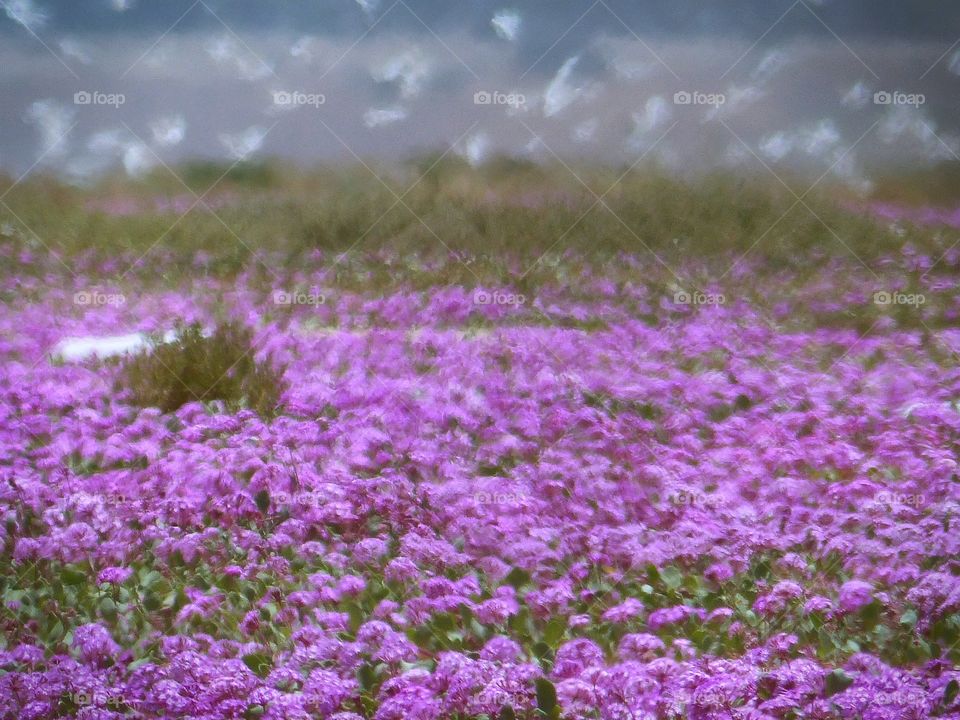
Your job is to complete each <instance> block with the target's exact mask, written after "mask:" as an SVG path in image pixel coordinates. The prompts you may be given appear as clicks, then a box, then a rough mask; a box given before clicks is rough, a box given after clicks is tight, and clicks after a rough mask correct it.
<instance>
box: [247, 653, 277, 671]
mask: <svg viewBox="0 0 960 720" xmlns="http://www.w3.org/2000/svg"><path fill="white" fill-rule="evenodd" d="M243 663H244V665H246V666H247V667H248V668H250V669H251V670H252V671H253V672H254V673H255V674H256V675H257V676H259V677H266V676H267V675H268V674H269V673H270V670H271V669H273V658H272V657H270V656H269V655H267V654H266V653H249V654H248V655H244V656H243Z"/></svg>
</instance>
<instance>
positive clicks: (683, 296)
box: [673, 290, 727, 305]
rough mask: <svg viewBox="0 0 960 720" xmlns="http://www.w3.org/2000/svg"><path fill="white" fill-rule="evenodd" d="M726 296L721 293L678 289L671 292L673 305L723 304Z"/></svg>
mask: <svg viewBox="0 0 960 720" xmlns="http://www.w3.org/2000/svg"><path fill="white" fill-rule="evenodd" d="M726 302H727V298H726V296H725V295H724V294H723V293H702V292H699V291H698V292H692V293H690V292H687V291H686V290H678V291H677V292H675V293H674V294H673V303H674V305H723V304H725V303H726Z"/></svg>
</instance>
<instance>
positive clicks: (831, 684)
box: [825, 668, 853, 697]
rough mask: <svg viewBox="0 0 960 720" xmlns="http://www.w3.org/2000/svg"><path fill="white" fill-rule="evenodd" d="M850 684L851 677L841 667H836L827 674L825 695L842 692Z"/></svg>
mask: <svg viewBox="0 0 960 720" xmlns="http://www.w3.org/2000/svg"><path fill="white" fill-rule="evenodd" d="M851 685H853V678H852V677H850V676H849V675H848V674H847V673H846V672H845V671H844V670H842V669H841V668H837V669H836V670H834V671H833V672H832V673H830V674H829V675H827V678H826V682H825V686H826V695H827V697H831V696H832V695H836V694H837V693H839V692H843V691H844V690H846V689H847V688H848V687H850V686H851Z"/></svg>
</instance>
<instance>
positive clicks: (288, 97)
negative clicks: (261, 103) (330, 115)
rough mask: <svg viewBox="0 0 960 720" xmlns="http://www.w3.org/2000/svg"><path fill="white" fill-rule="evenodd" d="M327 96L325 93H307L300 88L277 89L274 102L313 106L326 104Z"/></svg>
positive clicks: (283, 105)
mask: <svg viewBox="0 0 960 720" xmlns="http://www.w3.org/2000/svg"><path fill="white" fill-rule="evenodd" d="M326 102H327V96H326V95H324V94H323V93H307V92H301V91H299V90H275V91H274V93H273V104H274V105H279V106H281V107H313V108H319V107H320V106H321V105H325V104H326Z"/></svg>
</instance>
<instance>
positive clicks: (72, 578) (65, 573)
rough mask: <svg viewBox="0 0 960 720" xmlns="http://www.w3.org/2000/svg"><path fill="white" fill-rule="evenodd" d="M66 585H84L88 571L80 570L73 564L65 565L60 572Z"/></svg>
mask: <svg viewBox="0 0 960 720" xmlns="http://www.w3.org/2000/svg"><path fill="white" fill-rule="evenodd" d="M60 577H61V578H62V579H63V584H64V585H82V584H83V583H85V582H86V581H87V573H85V572H84V571H83V570H79V569H77V568H75V567H73V566H72V565H65V566H64V568H63V570H62V571H61V572H60Z"/></svg>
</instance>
